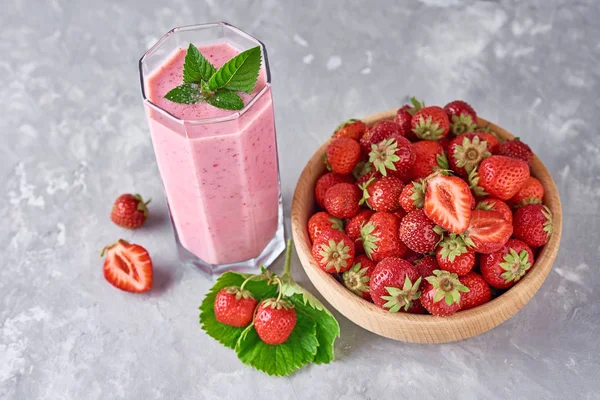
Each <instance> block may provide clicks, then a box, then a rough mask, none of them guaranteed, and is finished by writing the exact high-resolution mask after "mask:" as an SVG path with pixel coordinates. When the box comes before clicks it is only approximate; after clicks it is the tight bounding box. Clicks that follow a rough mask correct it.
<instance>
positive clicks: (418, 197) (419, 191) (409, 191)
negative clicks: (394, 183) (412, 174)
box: [400, 179, 426, 213]
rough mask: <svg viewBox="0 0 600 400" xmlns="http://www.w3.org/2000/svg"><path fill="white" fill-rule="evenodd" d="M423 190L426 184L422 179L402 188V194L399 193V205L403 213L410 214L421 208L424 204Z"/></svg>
mask: <svg viewBox="0 0 600 400" xmlns="http://www.w3.org/2000/svg"><path fill="white" fill-rule="evenodd" d="M425 188H426V184H425V182H424V181H423V180H422V179H419V180H418V181H416V182H410V183H409V184H408V185H406V186H404V189H402V193H400V205H401V206H402V208H403V209H404V211H406V212H407V213H408V212H411V211H414V210H417V209H419V208H423V203H424V202H425Z"/></svg>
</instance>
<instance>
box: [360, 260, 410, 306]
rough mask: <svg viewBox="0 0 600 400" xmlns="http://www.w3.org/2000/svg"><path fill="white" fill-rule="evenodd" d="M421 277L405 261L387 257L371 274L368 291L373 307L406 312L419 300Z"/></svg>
mask: <svg viewBox="0 0 600 400" xmlns="http://www.w3.org/2000/svg"><path fill="white" fill-rule="evenodd" d="M420 285H421V276H419V273H418V272H417V270H416V269H415V268H414V267H413V266H412V265H411V263H409V262H408V261H406V260H403V259H401V258H397V257H388V258H385V259H383V260H382V261H380V262H379V263H378V264H377V266H376V267H375V269H374V270H373V272H372V274H371V279H370V282H369V289H370V292H371V297H372V299H373V303H375V305H377V306H379V307H381V308H383V309H384V310H388V311H389V312H398V311H400V310H404V311H407V310H408V309H409V308H410V307H411V306H412V305H413V302H414V301H415V300H417V299H418V298H419V295H420V292H419V287H420Z"/></svg>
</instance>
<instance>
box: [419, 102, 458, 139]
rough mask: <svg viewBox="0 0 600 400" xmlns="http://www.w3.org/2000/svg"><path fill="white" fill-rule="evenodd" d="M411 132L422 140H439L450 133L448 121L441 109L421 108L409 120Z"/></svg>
mask: <svg viewBox="0 0 600 400" xmlns="http://www.w3.org/2000/svg"><path fill="white" fill-rule="evenodd" d="M411 129H412V131H413V132H414V133H415V134H416V135H417V136H418V137H419V138H420V139H423V140H439V139H442V138H443V137H445V136H447V135H448V132H450V121H449V120H448V116H447V115H446V113H445V112H444V110H443V109H442V108H441V107H438V106H429V107H423V108H422V109H420V110H419V111H417V112H416V113H415V115H413V117H412V119H411Z"/></svg>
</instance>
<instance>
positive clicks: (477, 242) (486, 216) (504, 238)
mask: <svg viewBox="0 0 600 400" xmlns="http://www.w3.org/2000/svg"><path fill="white" fill-rule="evenodd" d="M512 233H513V226H512V224H511V223H510V222H508V221H507V220H505V219H504V217H503V216H502V214H500V213H499V212H496V211H488V210H473V214H472V215H471V223H470V224H469V227H468V228H467V230H466V232H465V235H464V238H465V243H466V244H467V245H468V246H469V247H472V248H473V250H475V251H476V252H477V253H483V254H489V253H493V252H495V251H498V250H500V249H502V247H504V245H505V244H506V242H508V239H510V235H512Z"/></svg>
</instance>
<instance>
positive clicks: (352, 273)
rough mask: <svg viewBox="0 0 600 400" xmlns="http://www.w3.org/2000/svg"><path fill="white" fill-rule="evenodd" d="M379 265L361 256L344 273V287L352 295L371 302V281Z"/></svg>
mask: <svg viewBox="0 0 600 400" xmlns="http://www.w3.org/2000/svg"><path fill="white" fill-rule="evenodd" d="M376 265H377V263H376V262H375V261H372V260H370V259H369V257H367V256H365V255H364V254H361V255H359V256H357V257H356V258H355V259H354V265H353V266H352V268H350V269H349V270H348V271H346V272H344V274H343V275H342V279H343V281H344V286H346V288H347V289H348V290H350V291H351V292H352V293H354V294H355V295H357V296H360V297H362V298H363V299H366V300H371V293H370V290H369V281H370V277H371V274H372V273H373V270H375V266H376Z"/></svg>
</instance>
